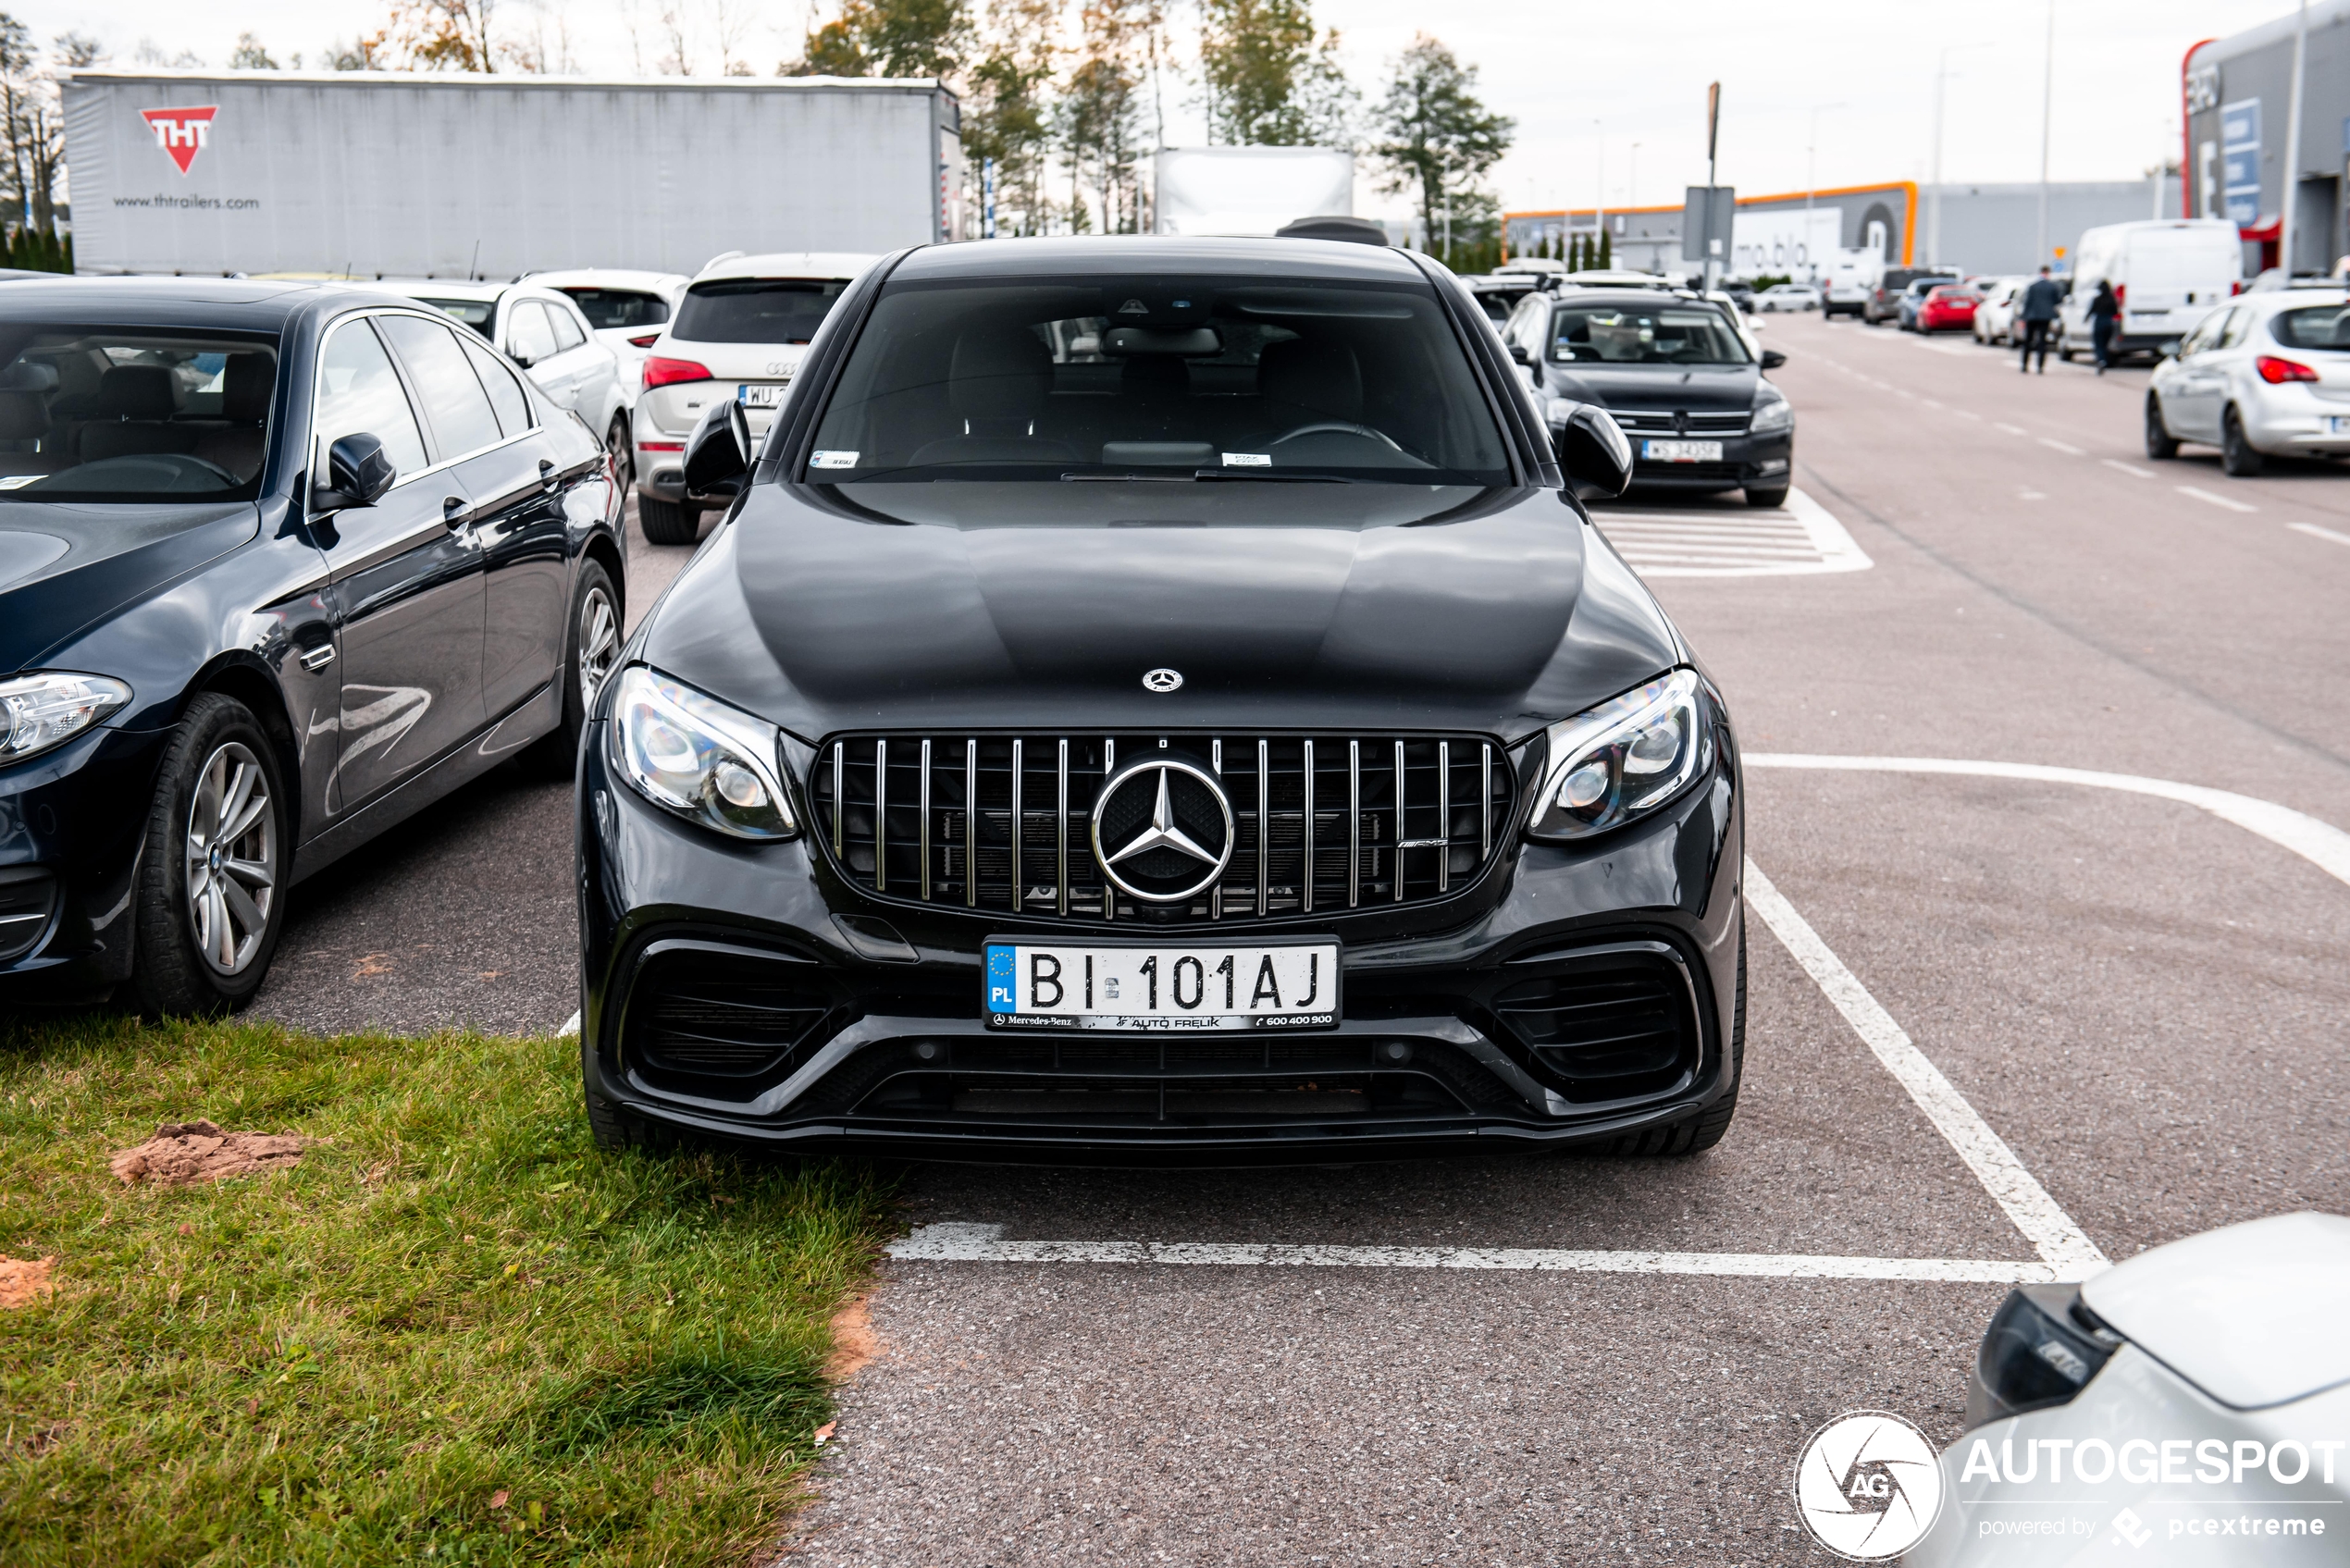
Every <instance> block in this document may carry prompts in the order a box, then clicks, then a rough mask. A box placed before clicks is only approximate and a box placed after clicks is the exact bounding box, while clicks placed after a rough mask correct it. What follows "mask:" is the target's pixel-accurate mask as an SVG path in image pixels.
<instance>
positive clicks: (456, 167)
mask: <svg viewBox="0 0 2350 1568" xmlns="http://www.w3.org/2000/svg"><path fill="white" fill-rule="evenodd" d="M64 92H65V118H66V156H67V167H68V170H69V173H70V178H71V179H72V182H73V240H74V263H75V266H76V268H77V270H79V271H80V272H84V273H119V272H144V273H192V274H204V273H209V274H215V275H217V274H221V273H232V272H241V273H247V274H259V273H314V274H315V273H324V274H333V275H346V274H347V275H352V276H356V277H361V278H376V277H384V278H513V277H515V276H518V275H520V274H522V273H526V272H532V271H538V270H542V269H546V268H550V267H569V266H610V267H634V268H638V269H641V270H644V271H648V272H682V273H688V274H690V273H692V272H694V271H696V270H698V269H699V267H700V266H701V265H702V264H703V263H704V262H706V261H708V260H709V259H710V258H711V256H713V255H716V254H718V253H721V252H725V251H751V252H767V251H861V252H874V251H890V250H895V249H897V247H899V246H901V245H912V244H920V243H923V242H925V241H934V240H946V239H959V238H961V237H963V215H962V153H961V122H960V119H959V114H958V109H957V104H956V99H955V95H954V94H953V93H951V92H949V91H947V90H946V88H945V87H943V86H941V85H940V84H939V83H938V82H936V81H932V80H896V79H886V78H843V77H801V78H784V79H775V78H767V79H764V80H760V79H748V78H743V79H737V78H717V79H711V80H699V79H697V80H678V79H674V78H671V79H664V80H652V81H641V80H629V81H597V80H585V79H581V78H576V77H548V76H540V77H532V76H476V75H464V74H457V73H441V72H413V73H412V72H384V71H347V72H321V73H303V72H298V71H219V72H204V71H172V70H98V69H91V70H78V71H74V72H72V73H71V74H69V75H68V76H67V77H66V78H65V80H64Z"/></svg>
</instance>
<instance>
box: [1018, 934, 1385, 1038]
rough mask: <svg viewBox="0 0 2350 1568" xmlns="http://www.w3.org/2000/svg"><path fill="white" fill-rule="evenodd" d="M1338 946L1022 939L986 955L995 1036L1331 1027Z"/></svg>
mask: <svg viewBox="0 0 2350 1568" xmlns="http://www.w3.org/2000/svg"><path fill="white" fill-rule="evenodd" d="M1338 956H1339V946H1338V943H1337V942H1336V941H1334V940H1330V939H1315V938H1308V939H1305V940H1303V941H1297V942H1278V943H1274V942H1268V943H1250V944H1241V943H1232V944H1226V943H1206V944H1181V943H1153V942H1085V943H1061V942H1028V941H1023V940H1020V939H1019V938H1016V937H1001V938H991V939H990V940H989V941H988V942H987V944H986V945H985V948H984V964H983V980H982V983H983V987H984V990H983V998H982V1000H983V1016H984V1017H985V1018H986V1019H987V1023H988V1026H989V1027H990V1028H992V1029H1104V1030H1141V1031H1151V1030H1169V1031H1178V1030H1197V1031H1239V1030H1258V1029H1335V1028H1336V1027H1337V1026H1338V1020H1339V996H1338V984H1339V977H1338Z"/></svg>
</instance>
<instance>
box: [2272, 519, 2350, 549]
mask: <svg viewBox="0 0 2350 1568" xmlns="http://www.w3.org/2000/svg"><path fill="white" fill-rule="evenodd" d="M2285 526H2286V527H2288V528H2290V529H2292V530H2293V531H2294V533H2296V534H2309V535H2313V536H2315V537H2318V538H2320V539H2331V540H2332V541H2333V542H2334V543H2335V544H2338V545H2350V534H2337V533H2335V532H2334V531H2333V530H2332V529H2331V528H2320V527H2319V526H2318V525H2316V524H2315V523H2288V524H2286V525H2285Z"/></svg>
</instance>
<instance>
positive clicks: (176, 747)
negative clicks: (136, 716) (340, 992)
mask: <svg viewBox="0 0 2350 1568" xmlns="http://www.w3.org/2000/svg"><path fill="white" fill-rule="evenodd" d="M292 858H293V833H292V821H291V818H290V816H289V814H288V803H287V796H286V791H285V781H284V779H283V777H282V775H281V773H280V770H279V767H278V748H277V747H276V746H275V745H274V744H273V743H272V742H271V740H270V738H269V735H268V734H267V733H266V731H265V730H264V729H263V728H262V726H261V722H260V721H259V720H258V719H256V718H254V714H253V710H251V709H249V708H247V707H246V706H245V705H244V704H243V703H241V702H239V701H237V700H236V699H235V698H228V697H223V696H221V695H220V694H219V693H217V692H203V693H199V694H198V695H197V696H196V697H195V698H194V699H193V700H192V701H191V702H190V703H189V704H188V708H187V711H186V712H185V713H183V714H182V715H181V716H180V721H179V735H178V737H177V738H175V739H174V740H173V741H172V743H171V745H170V746H169V747H167V749H166V750H165V752H164V758H163V765H162V767H161V768H160V769H158V770H157V783H156V787H155V804H154V806H153V808H152V809H150V810H149V812H148V815H147V834H146V843H145V845H144V846H143V847H142V850H141V854H140V867H139V883H138V887H137V890H136V897H137V900H138V907H137V909H136V911H135V919H136V922H137V923H136V927H135V931H136V934H135V937H134V942H135V948H134V951H133V954H132V957H131V964H130V983H131V986H132V988H133V989H134V990H136V991H137V992H138V994H139V999H140V1002H141V1004H142V1006H143V1007H144V1009H145V1010H146V1011H148V1012H149V1013H153V1014H157V1015H168V1014H192V1015H196V1016H200V1017H201V1016H207V1015H211V1014H216V1013H222V1012H230V1011H234V1010H236V1009H238V1008H241V1007H242V1006H244V1005H245V1004H246V1003H248V1002H250V1001H252V1000H253V997H254V993H255V992H257V991H259V990H260V989H261V982H262V978H263V977H264V976H265V975H266V974H267V973H268V971H269V960H270V957H271V956H272V955H273V954H275V953H276V951H277V947H278V934H279V933H280V932H282V931H283V929H284V927H285V920H286V900H285V888H286V883H287V873H288V871H289V870H290V869H291V863H292Z"/></svg>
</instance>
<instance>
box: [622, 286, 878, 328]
mask: <svg viewBox="0 0 2350 1568" xmlns="http://www.w3.org/2000/svg"><path fill="white" fill-rule="evenodd" d="M847 287H848V285H847V283H846V282H844V281H841V280H839V279H828V280H821V281H820V280H810V279H804V278H724V279H722V280H720V281H718V282H715V283H697V284H695V285H694V286H693V287H692V288H690V289H688V290H686V297H685V298H684V299H683V300H681V301H679V302H678V303H677V325H676V326H674V327H671V328H670V331H669V335H670V336H671V337H673V338H679V339H683V340H685V341H686V342H688V343H805V342H806V341H808V340H809V339H810V338H813V337H814V336H815V335H816V328H818V327H822V326H823V325H824V317H825V316H826V315H830V314H831V312H832V308H833V302H834V301H835V300H836V299H838V298H840V291H841V290H843V289H846V288H847ZM591 319H592V318H591Z"/></svg>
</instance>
